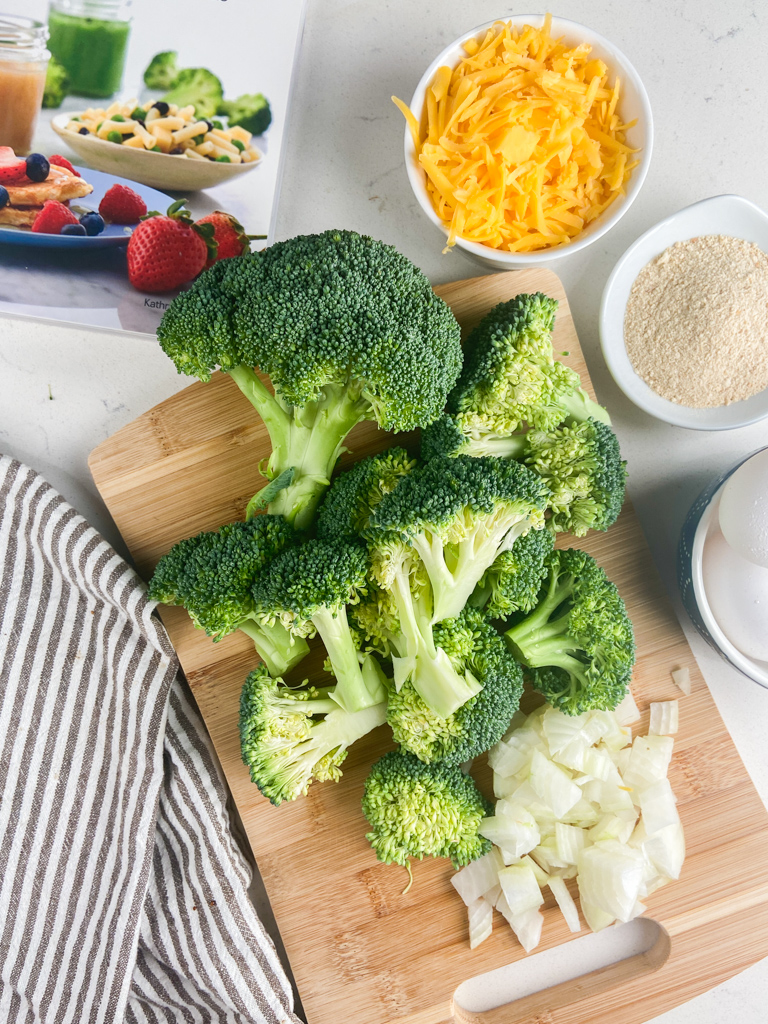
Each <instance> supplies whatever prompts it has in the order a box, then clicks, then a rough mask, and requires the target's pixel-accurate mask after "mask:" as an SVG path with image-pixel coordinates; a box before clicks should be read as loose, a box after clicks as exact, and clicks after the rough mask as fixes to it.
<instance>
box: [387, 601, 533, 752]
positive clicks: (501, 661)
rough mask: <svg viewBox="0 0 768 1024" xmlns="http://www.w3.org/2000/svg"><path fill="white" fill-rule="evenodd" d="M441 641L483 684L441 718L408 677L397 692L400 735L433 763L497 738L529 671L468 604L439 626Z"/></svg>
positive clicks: (390, 715) (390, 716)
mask: <svg viewBox="0 0 768 1024" xmlns="http://www.w3.org/2000/svg"><path fill="white" fill-rule="evenodd" d="M434 637H435V643H436V644H437V645H438V646H439V647H442V649H443V650H444V651H445V652H446V654H447V655H448V657H449V658H450V659H451V662H452V663H453V665H454V667H455V668H456V669H457V671H459V672H462V673H463V672H465V671H466V670H467V669H468V670H469V671H470V672H471V673H472V675H473V676H474V677H475V678H476V679H477V680H478V681H479V682H480V683H481V684H482V686H483V688H482V690H481V691H480V692H479V693H478V694H477V696H475V697H472V698H470V700H468V701H467V702H466V704H463V705H462V706H461V707H460V708H459V709H458V711H455V712H454V713H453V714H452V715H450V716H449V717H448V718H441V717H440V716H439V715H436V714H435V712H434V711H432V710H431V708H429V707H428V705H427V704H426V703H425V702H424V701H423V700H422V698H421V697H420V696H419V695H418V693H417V692H416V690H415V689H414V687H413V684H412V683H411V682H410V681H408V682H406V683H405V684H404V685H403V687H402V688H401V690H400V692H399V693H395V692H393V693H391V694H390V698H389V707H388V710H387V721H388V722H389V724H390V726H391V728H392V733H393V735H394V738H395V741H396V742H397V743H399V744H400V745H401V746H402V747H404V748H405V749H406V750H409V751H410V752H411V753H413V754H415V755H416V756H417V757H418V758H419V760H421V761H424V762H425V763H427V764H430V763H433V762H435V761H441V762H444V763H446V764H462V763H463V762H464V761H469V760H471V759H472V758H474V757H477V756H478V755H479V754H482V753H484V751H486V750H490V748H491V747H492V746H493V745H494V743H497V742H498V740H500V739H501V737H502V736H503V735H504V733H505V732H506V731H507V728H508V727H509V723H510V720H511V719H512V716H513V715H514V713H515V711H517V708H518V706H519V704H520V697H521V695H522V692H523V673H522V670H521V668H520V666H519V665H518V664H517V662H515V660H514V659H513V658H512V656H511V655H510V653H509V651H508V650H507V647H506V645H505V643H504V641H503V640H502V638H501V637H500V636H499V634H498V633H497V632H496V630H495V629H494V628H493V626H492V625H491V624H490V622H489V621H488V619H487V618H486V617H485V615H483V614H482V612H480V611H478V610H477V609H475V608H465V609H464V611H463V612H462V614H461V615H460V616H459V617H458V618H457V619H448V620H446V621H445V622H441V623H439V624H438V625H436V626H435V629H434Z"/></svg>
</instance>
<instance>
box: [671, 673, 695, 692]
mask: <svg viewBox="0 0 768 1024" xmlns="http://www.w3.org/2000/svg"><path fill="white" fill-rule="evenodd" d="M672 681H673V682H674V684H675V686H677V687H678V689H680V690H682V691H683V693H684V694H685V695H686V697H690V695H691V670H690V669H689V668H675V669H672Z"/></svg>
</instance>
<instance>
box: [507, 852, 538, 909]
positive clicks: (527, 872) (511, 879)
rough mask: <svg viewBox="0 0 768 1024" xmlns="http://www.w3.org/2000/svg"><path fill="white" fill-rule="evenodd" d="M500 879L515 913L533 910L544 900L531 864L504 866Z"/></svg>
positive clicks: (508, 903)
mask: <svg viewBox="0 0 768 1024" xmlns="http://www.w3.org/2000/svg"><path fill="white" fill-rule="evenodd" d="M499 881H500V882H501V888H502V890H503V892H504V898H505V900H506V901H507V906H508V907H509V911H510V913H511V914H513V915H518V914H524V913H525V912H526V910H533V909H534V908H536V907H539V906H541V904H542V903H543V902H544V897H543V896H542V894H541V889H540V888H539V883H538V882H537V881H536V875H535V874H534V872H533V868H532V867H531V866H530V865H529V864H512V865H510V866H509V867H507V868H502V869H501V871H500V872H499Z"/></svg>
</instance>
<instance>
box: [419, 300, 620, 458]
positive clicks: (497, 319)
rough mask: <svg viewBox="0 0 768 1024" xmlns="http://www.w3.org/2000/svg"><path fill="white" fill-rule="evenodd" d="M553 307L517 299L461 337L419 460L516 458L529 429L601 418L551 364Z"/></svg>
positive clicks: (570, 378)
mask: <svg viewBox="0 0 768 1024" xmlns="http://www.w3.org/2000/svg"><path fill="white" fill-rule="evenodd" d="M556 309H557V301H556V300H555V299H551V298H549V297H548V296H546V295H543V294H541V293H540V292H536V293H534V294H521V295H517V296H515V298H513V299H510V300H509V301H508V302H501V303H499V305H497V306H495V307H494V308H493V309H492V310H491V311H490V313H488V314H487V315H486V316H485V317H484V318H483V319H482V320H481V321H480V323H479V324H478V325H477V327H475V329H474V330H473V331H472V332H471V333H470V334H469V336H468V338H467V340H466V342H465V345H464V352H465V358H464V367H463V369H462V372H461V376H460V377H459V380H458V381H457V383H456V386H455V387H454V388H453V390H452V391H451V393H450V395H449V396H448V411H447V414H446V415H445V416H443V417H442V418H441V419H440V420H438V421H437V422H436V423H435V424H434V425H433V426H432V427H431V428H430V429H429V430H427V431H425V433H424V436H423V438H422V454H423V456H424V457H425V458H429V457H430V456H431V455H433V454H445V455H457V454H463V455H473V456H483V455H495V456H499V457H502V458H504V457H507V458H516V457H517V451H518V440H517V439H516V438H513V439H510V435H514V434H515V433H516V432H518V431H520V430H524V429H526V428H529V427H533V428H538V429H541V430H552V429H554V428H555V427H557V426H559V425H560V424H561V423H563V422H564V421H566V420H568V419H575V420H578V421H581V420H583V419H587V418H588V417H590V416H591V417H592V418H593V419H597V420H602V421H603V422H604V423H608V422H609V417H608V413H607V412H606V411H605V409H603V407H602V406H600V405H598V404H597V403H596V402H593V401H592V400H591V399H590V398H589V396H588V395H587V394H586V392H585V391H584V390H583V389H582V388H581V381H580V379H579V376H578V374H577V373H575V372H574V371H573V370H571V369H569V368H568V367H567V366H565V365H564V364H563V363H560V362H557V361H556V360H555V358H554V353H553V351H552V329H553V327H554V321H555V310H556Z"/></svg>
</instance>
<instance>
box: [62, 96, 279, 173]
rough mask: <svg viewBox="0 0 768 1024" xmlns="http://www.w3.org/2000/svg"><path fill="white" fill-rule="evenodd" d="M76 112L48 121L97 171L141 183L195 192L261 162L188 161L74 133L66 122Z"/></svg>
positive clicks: (245, 170) (184, 157) (169, 154)
mask: <svg viewBox="0 0 768 1024" xmlns="http://www.w3.org/2000/svg"><path fill="white" fill-rule="evenodd" d="M76 113H77V111H72V113H65V114H57V115H56V117H54V118H53V120H52V121H51V127H52V128H53V130H54V131H55V132H56V134H57V135H59V136H60V137H61V138H62V139H64V141H65V142H66V144H67V145H68V146H69V148H70V149H72V150H73V151H74V152H75V153H77V155H78V156H79V157H81V158H82V159H83V160H85V161H87V163H88V164H89V165H90V166H91V167H93V168H94V169H95V170H97V171H105V172H106V173H107V174H115V175H117V176H118V177H120V178H129V179H130V180H131V181H139V182H141V184H142V185H150V186H151V187H152V188H158V189H161V190H162V191H167V190H170V191H171V192H198V191H200V190H201V189H204V188H214V187H215V186H216V185H223V184H224V183H225V182H227V181H231V180H232V179H233V178H237V177H239V175H241V174H247V173H248V171H252V170H253V169H254V168H255V167H258V166H259V165H260V164H261V159H259V160H256V161H254V162H253V163H249V164H226V163H217V162H216V161H215V160H190V159H189V157H186V156H180V155H179V154H171V153H150V152H149V150H147V149H133V148H132V147H131V146H119V145H118V144H117V143H116V142H109V141H108V140H107V139H100V138H99V137H98V136H97V135H91V134H88V135H78V133H77V132H71V131H68V130H67V125H68V124H69V122H70V121H71V120H72V118H73V117H74V116H75V114H76Z"/></svg>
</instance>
